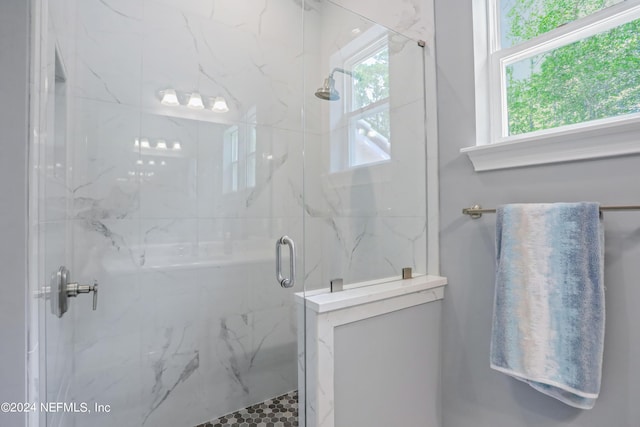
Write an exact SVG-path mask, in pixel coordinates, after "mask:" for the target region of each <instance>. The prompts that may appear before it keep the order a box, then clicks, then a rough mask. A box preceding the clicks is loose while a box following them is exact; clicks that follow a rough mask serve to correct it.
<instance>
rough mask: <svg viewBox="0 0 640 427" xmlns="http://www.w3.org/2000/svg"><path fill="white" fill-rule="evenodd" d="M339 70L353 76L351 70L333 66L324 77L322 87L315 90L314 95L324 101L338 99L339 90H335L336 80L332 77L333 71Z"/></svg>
mask: <svg viewBox="0 0 640 427" xmlns="http://www.w3.org/2000/svg"><path fill="white" fill-rule="evenodd" d="M336 71H337V72H340V73H342V74H346V75H348V76H351V77H352V78H353V73H352V72H351V71H347V70H345V69H343V68H334V69H333V71H331V74H329V77H328V78H326V79H324V84H323V85H322V87H320V88H318V90H316V96H317V97H318V98H320V99H323V100H325V101H337V100H339V99H340V92H338V91H337V90H336V81H335V80H334V78H333V73H335V72H336Z"/></svg>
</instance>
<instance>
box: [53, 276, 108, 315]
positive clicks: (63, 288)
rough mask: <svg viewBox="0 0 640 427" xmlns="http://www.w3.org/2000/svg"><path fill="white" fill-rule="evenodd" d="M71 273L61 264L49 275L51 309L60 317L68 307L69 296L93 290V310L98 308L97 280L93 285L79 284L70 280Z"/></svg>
mask: <svg viewBox="0 0 640 427" xmlns="http://www.w3.org/2000/svg"><path fill="white" fill-rule="evenodd" d="M70 278H71V275H70V273H69V270H67V268H66V267H64V266H62V267H60V268H59V269H58V271H57V272H56V273H54V274H53V276H52V277H51V285H50V286H49V293H50V295H51V297H52V298H51V311H52V312H53V313H54V314H55V315H57V316H58V317H62V316H63V315H64V313H66V312H67V310H68V309H69V298H70V297H74V298H75V297H77V296H78V295H79V294H88V293H89V292H93V310H94V311H95V310H96V309H97V308H98V282H96V281H94V282H93V285H80V284H79V283H75V282H70Z"/></svg>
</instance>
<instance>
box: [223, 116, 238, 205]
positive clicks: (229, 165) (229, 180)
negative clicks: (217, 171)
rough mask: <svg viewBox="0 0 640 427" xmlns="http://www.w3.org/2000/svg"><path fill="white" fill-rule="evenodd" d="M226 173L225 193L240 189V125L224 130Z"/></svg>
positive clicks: (224, 179) (224, 181)
mask: <svg viewBox="0 0 640 427" xmlns="http://www.w3.org/2000/svg"><path fill="white" fill-rule="evenodd" d="M223 156H224V171H223V173H224V175H223V180H222V181H223V189H224V192H225V193H233V192H236V191H238V178H239V176H238V171H239V169H240V168H239V164H238V163H239V162H238V159H239V156H238V126H231V127H230V128H228V129H227V130H226V131H225V132H224V154H223Z"/></svg>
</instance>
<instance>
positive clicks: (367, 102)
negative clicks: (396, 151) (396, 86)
mask: <svg viewBox="0 0 640 427" xmlns="http://www.w3.org/2000/svg"><path fill="white" fill-rule="evenodd" d="M354 34H355V33H354ZM388 37H389V36H388V34H387V32H386V31H385V30H384V29H382V28H378V27H372V28H370V29H369V30H367V31H365V32H363V33H361V34H359V35H358V36H357V37H356V38H354V39H353V40H352V41H351V42H349V43H347V44H346V45H345V46H343V47H342V48H341V49H340V50H339V51H338V52H336V53H335V54H334V55H333V56H332V58H331V61H330V62H331V64H332V70H333V71H332V73H335V76H336V77H337V80H336V81H337V82H338V83H340V85H341V88H339V92H341V97H342V99H341V100H340V101H339V102H335V103H333V104H331V105H330V109H331V114H330V117H331V128H332V130H334V131H336V130H337V131H338V132H339V137H337V138H332V145H331V171H332V172H340V171H346V170H349V169H352V168H356V167H361V166H366V165H374V164H378V163H384V162H387V161H388V160H390V159H391V116H390V113H389V109H390V102H389V95H390V89H389V86H390V85H389V43H388Z"/></svg>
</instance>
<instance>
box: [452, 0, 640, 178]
mask: <svg viewBox="0 0 640 427" xmlns="http://www.w3.org/2000/svg"><path fill="white" fill-rule="evenodd" d="M635 19H640V0H626V1H624V2H622V3H618V4H616V5H613V6H611V7H608V8H606V9H603V10H600V11H598V12H596V13H593V14H591V15H588V16H586V17H584V18H580V19H578V20H576V21H573V22H570V23H568V24H566V25H563V26H561V27H559V28H556V29H554V30H552V31H549V32H547V33H545V34H542V35H540V36H538V37H536V38H534V39H531V40H528V41H525V42H523V43H520V44H517V45H515V46H511V47H508V48H505V49H500V28H499V22H500V18H499V10H498V0H473V27H474V54H475V64H474V71H475V84H476V146H475V147H468V148H463V149H462V150H460V151H461V152H463V153H466V154H467V155H468V156H469V158H470V160H471V161H472V163H473V166H474V168H475V170H476V171H484V170H493V169H504V168H512V167H519V166H529V165H535V164H545V163H557V162H566V161H572V160H582V159H593V158H601V157H611V156H621V155H629V154H640V137H639V136H638V132H640V113H639V114H630V115H624V116H618V117H610V118H605V119H599V120H592V121H588V122H583V123H579V124H573V125H567V126H561V127H557V128H552V129H545V130H540V131H535V132H529V133H524V134H519V135H511V136H510V135H508V116H507V103H506V84H505V81H504V75H505V73H504V72H503V70H504V69H505V68H506V67H507V66H509V65H511V64H513V63H515V62H518V61H520V60H522V59H526V58H529V57H531V56H535V55H537V54H540V53H544V52H548V51H551V50H554V49H557V48H560V47H562V46H566V45H568V44H571V43H573V42H576V41H578V40H581V39H584V38H587V37H591V36H593V35H595V34H598V33H601V32H603V31H607V30H609V29H612V28H615V27H618V26H620V25H622V24H624V23H627V22H630V21H633V20H635Z"/></svg>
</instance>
